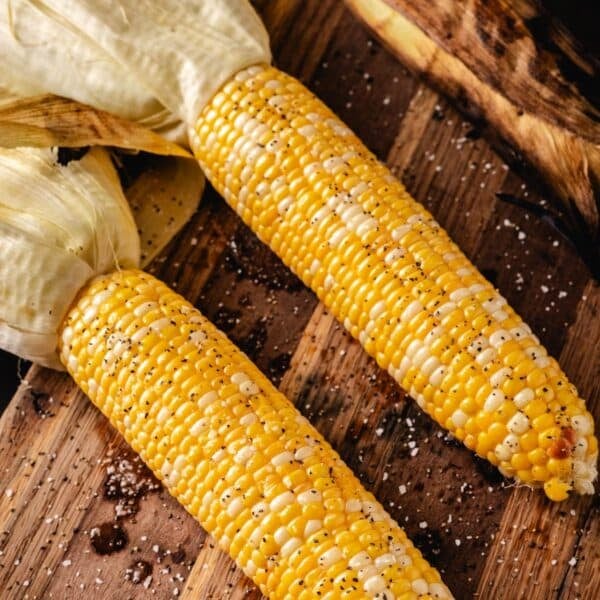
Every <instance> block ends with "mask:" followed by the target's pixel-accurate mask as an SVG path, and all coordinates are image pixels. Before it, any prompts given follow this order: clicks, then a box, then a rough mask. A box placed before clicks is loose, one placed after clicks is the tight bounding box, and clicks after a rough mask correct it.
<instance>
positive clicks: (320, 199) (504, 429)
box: [190, 65, 598, 501]
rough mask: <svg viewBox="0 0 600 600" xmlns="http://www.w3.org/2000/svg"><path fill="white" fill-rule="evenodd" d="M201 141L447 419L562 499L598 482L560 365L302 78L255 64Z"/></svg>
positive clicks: (222, 179)
mask: <svg viewBox="0 0 600 600" xmlns="http://www.w3.org/2000/svg"><path fill="white" fill-rule="evenodd" d="M190 139H191V142H192V148H193V150H194V153H195V155H196V157H197V158H198V159H199V161H200V164H201V166H202V168H203V169H204V171H205V173H206V175H207V176H208V177H209V179H210V180H211V182H212V183H213V185H214V186H215V187H216V188H217V189H218V190H219V192H220V193H221V194H222V195H223V197H224V198H225V199H226V200H227V201H228V202H229V204H230V205H231V206H232V207H233V208H234V209H235V210H236V211H237V212H238V214H239V215H240V216H241V217H242V218H243V219H244V221H245V222H246V223H247V224H248V225H249V226H250V227H251V228H252V229H253V230H254V231H255V233H256V234H257V235H258V236H259V237H260V239H261V240H263V241H264V242H266V243H268V244H269V245H270V246H271V248H272V249H273V250H274V251H275V252H276V253H277V254H278V255H279V256H280V257H281V258H282V259H283V261H284V262H285V263H286V264H287V265H288V266H289V267H291V269H292V270H293V271H294V272H295V273H296V274H297V275H298V276H299V277H300V278H301V279H302V280H303V281H304V283H306V285H308V286H310V287H311V288H312V289H313V290H314V291H315V292H316V294H317V295H318V297H319V298H320V299H321V300H322V301H323V302H324V304H325V305H326V306H327V307H328V308H329V309H330V310H331V311H332V312H333V314H334V315H335V316H336V317H337V318H338V319H339V320H340V321H341V322H342V323H343V324H344V326H345V327H346V329H347V330H348V331H349V332H350V333H351V334H352V335H353V336H354V337H355V338H357V339H358V340H360V343H361V344H362V345H363V347H364V348H365V350H366V351H367V352H368V353H369V354H370V355H371V356H373V357H375V359H376V360H377V362H378V363H379V365H380V366H381V367H383V368H384V369H387V370H388V371H389V373H390V374H391V375H392V377H394V379H395V380H396V381H397V382H398V383H399V384H400V385H401V386H403V387H404V389H406V390H407V391H409V392H410V394H411V395H412V396H413V397H414V399H415V400H416V401H417V402H418V404H419V406H420V407H421V408H422V409H423V410H425V411H426V412H427V413H429V414H430V415H431V416H432V417H433V418H434V419H435V420H436V421H437V422H438V423H439V424H440V425H441V426H442V427H445V428H446V429H448V430H449V431H451V432H452V433H453V435H454V436H455V437H457V438H458V439H460V440H462V441H463V442H464V444H465V445H466V446H467V447H468V448H471V449H472V450H474V451H475V452H477V454H479V455H480V456H482V457H485V458H487V459H488V460H489V461H490V462H491V463H493V464H494V465H497V466H498V467H499V468H500V470H501V472H502V473H503V474H504V475H506V476H509V477H514V478H516V479H517V480H519V481H521V482H523V483H525V484H529V485H534V486H535V485H543V487H544V490H545V492H546V495H547V496H548V497H549V498H550V499H552V500H557V501H559V500H563V499H565V498H566V497H567V495H568V492H569V490H571V489H572V488H574V489H575V490H576V491H577V492H579V493H584V494H588V493H593V484H592V482H593V480H594V479H595V477H596V460H597V454H598V447H597V440H596V438H595V437H594V433H593V432H594V424H593V420H592V417H591V415H590V414H589V413H588V412H587V410H586V408H585V405H584V402H583V400H582V399H581V398H580V397H579V396H578V395H577V391H576V390H575V388H574V386H573V385H571V384H570V383H569V382H568V381H567V378H566V376H565V374H564V373H563V372H562V371H561V369H560V367H559V365H558V363H557V362H556V361H555V360H554V359H553V358H551V357H549V356H548V355H547V352H546V350H545V349H544V348H543V346H541V345H540V342H539V340H538V338H537V337H536V336H535V335H534V334H533V333H532V332H531V330H530V329H529V327H528V326H527V325H526V324H525V323H523V321H522V320H521V319H520V318H519V316H518V315H517V314H516V313H515V312H514V311H513V310H512V308H511V307H510V306H508V305H507V303H506V300H505V299H504V298H503V297H502V296H501V295H500V294H499V293H498V292H497V291H496V290H495V289H494V288H493V286H492V285H491V284H490V283H488V282H487V281H486V280H485V278H484V277H483V276H482V275H481V274H480V273H479V272H478V271H477V269H476V268H475V267H474V266H473V265H472V264H471V263H470V262H469V260H468V259H467V258H466V257H465V256H464V254H463V253H462V252H461V251H460V250H459V248H458V247H457V246H456V245H455V244H454V243H453V242H452V241H451V240H450V239H449V237H448V235H447V234H446V233H445V232H444V230H443V229H442V228H441V227H440V226H439V225H438V224H437V223H436V222H435V220H434V219H433V218H432V216H431V214H429V213H428V212H427V211H426V210H425V209H424V208H423V207H422V206H421V205H420V204H418V203H417V202H415V201H414V200H413V199H412V198H411V197H410V196H409V195H408V194H407V192H406V190H405V189H404V187H403V186H402V184H401V183H400V182H399V181H398V180H397V179H395V178H394V177H393V176H392V175H391V173H390V172H389V171H388V169H387V168H386V167H385V166H384V165H382V164H380V163H379V162H378V161H377V160H376V158H375V157H374V156H373V155H372V154H371V153H370V152H369V151H368V150H367V149H366V148H365V147H364V145H363V144H362V143H361V142H360V140H358V139H357V137H356V136H355V135H354V134H353V133H352V132H351V131H350V130H349V129H348V128H347V127H346V126H345V125H344V124H343V123H342V122H341V121H340V120H339V119H337V117H336V116H335V115H334V114H333V113H332V112H331V111H330V110H329V109H328V108H327V107H326V106H325V105H324V104H323V103H321V102H320V101H319V100H318V99H317V98H316V97H315V96H313V95H312V94H311V93H310V92H308V90H306V89H305V88H304V86H302V85H301V84H300V83H299V82H298V81H296V80H295V79H293V78H292V77H289V76H288V75H285V74H284V73H282V72H281V71H279V70H278V69H276V68H274V67H270V66H266V65H256V66H252V67H250V68H247V69H244V70H242V71H240V72H239V73H238V74H237V75H235V76H234V77H233V78H232V79H231V80H230V81H229V82H228V83H227V84H226V85H225V86H224V87H223V88H222V89H221V90H220V91H219V92H218V93H217V94H216V95H215V96H214V97H213V98H212V100H211V102H209V103H208V104H207V105H206V106H205V108H204V109H203V110H202V112H201V114H200V117H199V119H198V120H197V123H196V124H195V126H194V127H193V129H192V131H191V133H190Z"/></svg>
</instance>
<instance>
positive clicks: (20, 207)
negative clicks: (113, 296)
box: [0, 148, 140, 368]
mask: <svg viewBox="0 0 600 600" xmlns="http://www.w3.org/2000/svg"><path fill="white" fill-rule="evenodd" d="M0 190H1V192H2V193H1V194H0V347H2V348H3V349H5V350H8V351H9V352H13V353H15V354H18V355H19V356H22V357H23V358H27V359H29V360H33V361H35V362H38V363H40V364H43V365H46V366H50V367H54V368H60V363H59V361H58V357H57V355H56V341H57V340H56V332H57V330H58V327H59V325H60V323H61V321H62V319H63V317H64V315H65V313H66V311H67V309H68V308H69V306H70V305H71V303H72V302H73V300H74V299H75V296H76V295H77V293H78V291H79V290H80V289H81V287H82V286H83V285H84V284H85V283H86V282H87V281H88V280H89V279H91V278H92V277H94V276H95V275H98V274H101V273H106V272H108V271H112V270H113V269H114V268H115V267H118V266H122V267H133V266H137V265H139V260H140V242H139V237H138V233H137V228H136V224H135V221H134V220H133V217H132V215H131V211H130V209H129V206H128V204H127V200H126V199H125V196H124V195H123V191H122V189H121V184H120V181H119V178H118V176H117V173H116V171H115V168H114V166H113V165H112V162H111V160H110V157H109V155H108V153H107V151H105V150H103V149H101V148H94V149H92V150H90V151H89V152H88V153H87V154H86V155H85V156H84V157H83V158H82V159H81V160H79V161H71V162H70V163H69V164H68V165H66V166H60V165H58V164H57V162H56V152H55V151H53V150H49V149H30V148H27V149H22V148H21V149H11V150H7V149H0Z"/></svg>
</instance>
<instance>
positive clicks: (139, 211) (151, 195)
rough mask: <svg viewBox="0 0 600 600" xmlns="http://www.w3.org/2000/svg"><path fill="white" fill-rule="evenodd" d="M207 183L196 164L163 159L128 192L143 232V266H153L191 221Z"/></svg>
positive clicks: (136, 220)
mask: <svg viewBox="0 0 600 600" xmlns="http://www.w3.org/2000/svg"><path fill="white" fill-rule="evenodd" d="M204 182H205V179H204V175H203V173H202V171H201V170H200V167H199V166H198V163H196V162H195V161H192V160H186V159H181V158H161V159H160V160H156V161H153V163H152V164H151V165H150V167H149V168H148V169H146V170H144V172H143V173H142V174H141V175H140V176H139V177H138V178H137V179H136V180H135V181H134V182H133V184H132V185H131V186H130V187H129V188H128V189H127V190H126V191H125V196H126V197H127V200H128V202H129V205H130V207H131V210H132V212H133V217H134V219H135V222H136V224H137V227H138V230H139V232H140V248H141V258H140V262H141V266H142V267H145V266H147V265H148V264H150V263H151V262H152V260H153V259H154V258H155V257H156V256H157V255H158V254H159V253H160V252H161V251H162V250H163V249H164V248H165V246H166V245H167V244H168V243H169V242H170V241H171V240H172V239H173V238H174V237H175V235H177V233H178V232H179V231H180V230H181V228H182V227H183V226H184V225H185V224H186V223H187V222H188V221H189V220H190V218H191V216H192V215H193V214H194V212H195V211H196V209H197V208H198V204H199V202H200V196H201V195H202V191H203V190H204Z"/></svg>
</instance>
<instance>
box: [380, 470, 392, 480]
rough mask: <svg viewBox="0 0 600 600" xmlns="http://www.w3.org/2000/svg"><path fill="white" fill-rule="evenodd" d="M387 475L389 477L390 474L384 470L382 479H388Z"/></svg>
mask: <svg viewBox="0 0 600 600" xmlns="http://www.w3.org/2000/svg"><path fill="white" fill-rule="evenodd" d="M389 477H390V474H389V473H388V472H387V471H385V473H384V474H383V477H382V481H387V480H388V479H389Z"/></svg>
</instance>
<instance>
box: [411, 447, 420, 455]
mask: <svg viewBox="0 0 600 600" xmlns="http://www.w3.org/2000/svg"><path fill="white" fill-rule="evenodd" d="M417 454H419V449H418V448H413V449H412V450H411V451H410V455H411V456H416V455H417Z"/></svg>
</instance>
